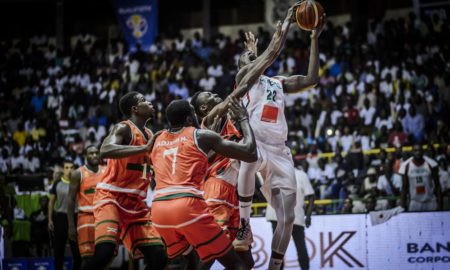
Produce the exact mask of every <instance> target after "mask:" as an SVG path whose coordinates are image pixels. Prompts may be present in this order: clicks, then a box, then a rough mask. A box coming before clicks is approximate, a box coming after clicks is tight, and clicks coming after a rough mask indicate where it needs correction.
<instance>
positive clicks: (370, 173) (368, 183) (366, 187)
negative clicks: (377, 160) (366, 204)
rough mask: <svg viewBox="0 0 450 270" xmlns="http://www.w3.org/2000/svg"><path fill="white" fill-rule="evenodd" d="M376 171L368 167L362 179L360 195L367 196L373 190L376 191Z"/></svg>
mask: <svg viewBox="0 0 450 270" xmlns="http://www.w3.org/2000/svg"><path fill="white" fill-rule="evenodd" d="M377 180H378V179H377V170H376V169H375V168H374V167H370V168H369V169H368V170H367V174H366V177H365V178H364V181H363V184H362V186H361V194H362V195H364V194H369V193H371V192H372V191H373V190H376V189H377Z"/></svg>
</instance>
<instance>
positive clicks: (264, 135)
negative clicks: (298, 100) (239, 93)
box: [243, 75, 288, 144]
mask: <svg viewBox="0 0 450 270" xmlns="http://www.w3.org/2000/svg"><path fill="white" fill-rule="evenodd" d="M280 79H281V78H279V79H277V78H269V77H267V76H264V75H263V76H261V77H259V80H258V81H257V82H256V83H255V84H254V85H253V87H252V88H251V89H250V91H249V92H248V93H247V94H246V95H245V96H244V97H243V103H244V106H245V107H246V108H247V111H248V114H249V117H250V124H251V126H252V128H253V132H254V134H255V138H256V139H257V140H258V141H261V142H265V143H268V144H284V142H285V141H286V140H287V134H288V127H287V123H286V118H285V116H284V106H285V105H284V92H283V82H282V80H280Z"/></svg>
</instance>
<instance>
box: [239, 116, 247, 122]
mask: <svg viewBox="0 0 450 270" xmlns="http://www.w3.org/2000/svg"><path fill="white" fill-rule="evenodd" d="M245 120H248V117H244V118H241V119H239V120H238V122H239V123H240V122H242V121H245Z"/></svg>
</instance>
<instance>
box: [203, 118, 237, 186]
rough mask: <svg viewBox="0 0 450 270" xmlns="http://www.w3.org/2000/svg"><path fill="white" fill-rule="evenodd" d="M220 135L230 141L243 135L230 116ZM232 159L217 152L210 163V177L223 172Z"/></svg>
mask: <svg viewBox="0 0 450 270" xmlns="http://www.w3.org/2000/svg"><path fill="white" fill-rule="evenodd" d="M220 136H221V137H222V138H224V139H225V140H230V141H238V140H239V139H240V138H241V137H242V135H241V133H240V132H239V130H238V129H237V128H236V126H235V125H234V124H233V121H232V120H231V119H230V118H227V121H226V122H225V125H224V127H223V128H222V130H221V132H220ZM231 161H232V160H231V159H230V158H228V157H224V156H222V155H219V154H216V155H215V156H214V158H213V160H212V161H210V163H209V168H208V178H209V177H217V176H218V175H220V174H221V173H223V172H224V171H225V170H226V169H227V168H228V167H229V166H230V165H231Z"/></svg>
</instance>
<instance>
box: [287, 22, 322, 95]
mask: <svg viewBox="0 0 450 270" xmlns="http://www.w3.org/2000/svg"><path fill="white" fill-rule="evenodd" d="M320 19H321V20H322V26H323V25H324V23H323V22H324V20H325V15H323V16H322V17H321V18H320ZM322 29H323V27H321V28H320V29H316V30H312V32H311V48H310V52H309V65H308V74H307V75H306V76H303V75H294V76H289V77H287V78H286V79H284V80H283V89H284V92H285V93H297V92H301V91H305V90H308V89H309V88H311V87H314V86H316V84H317V83H318V82H319V44H318V43H319V41H318V39H319V36H320V33H321V32H322Z"/></svg>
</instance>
